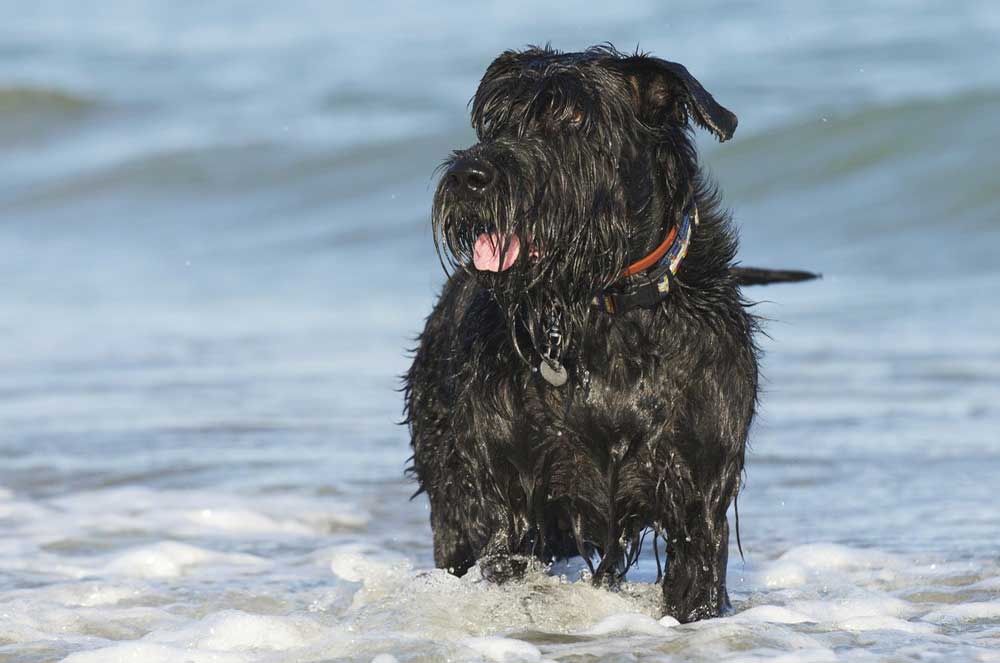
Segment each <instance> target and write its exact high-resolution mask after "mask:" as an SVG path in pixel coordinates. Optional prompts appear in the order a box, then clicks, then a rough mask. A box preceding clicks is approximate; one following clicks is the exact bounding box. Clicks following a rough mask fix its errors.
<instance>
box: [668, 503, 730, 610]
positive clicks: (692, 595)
mask: <svg viewBox="0 0 1000 663" xmlns="http://www.w3.org/2000/svg"><path fill="white" fill-rule="evenodd" d="M728 558H729V523H728V522H727V521H726V516H725V512H723V514H722V517H721V520H720V519H718V518H716V519H712V520H706V521H702V522H701V523H699V524H698V525H697V526H694V527H692V526H690V525H689V527H688V530H687V533H686V534H677V535H675V534H672V533H671V534H669V535H668V538H667V573H666V575H665V576H664V579H663V599H664V608H665V611H666V614H668V615H670V616H672V617H674V618H675V619H677V621H679V622H682V623H686V622H693V621H697V620H699V619H706V618H709V617H718V616H719V615H720V614H722V611H723V610H725V609H727V608H728V607H729V597H728V595H727V594H726V564H727V561H728Z"/></svg>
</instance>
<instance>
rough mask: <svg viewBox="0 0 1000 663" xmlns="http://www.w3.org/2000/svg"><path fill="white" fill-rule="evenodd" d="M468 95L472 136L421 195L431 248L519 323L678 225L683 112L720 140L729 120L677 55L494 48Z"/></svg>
mask: <svg viewBox="0 0 1000 663" xmlns="http://www.w3.org/2000/svg"><path fill="white" fill-rule="evenodd" d="M471 106H472V125H473V127H474V128H475V130H476V133H477V136H478V138H479V142H478V143H476V144H475V145H473V146H472V147H470V148H468V149H466V150H461V151H457V152H455V153H454V154H453V155H452V156H451V157H450V158H449V159H448V160H447V162H446V163H445V164H444V174H443V177H442V178H441V181H440V183H439V185H438V188H437V192H436V193H435V197H434V216H433V220H434V230H435V237H436V240H437V244H438V248H439V253H440V254H441V255H442V257H443V259H444V260H445V261H447V262H449V263H450V264H451V266H452V267H453V268H456V269H466V270H470V271H471V272H473V273H474V274H475V275H476V277H477V278H479V279H481V280H482V281H483V283H484V285H486V287H488V288H489V289H490V290H491V291H492V292H493V293H494V297H495V298H496V299H497V301H498V302H499V303H500V304H501V305H502V306H503V307H504V308H505V309H506V310H507V312H508V318H509V319H511V320H512V321H513V320H514V319H516V318H521V319H522V320H525V321H527V322H529V325H528V326H529V330H530V329H531V328H532V327H533V325H531V324H530V319H529V318H531V317H533V315H538V314H541V313H543V312H546V311H548V312H549V313H551V311H565V310H569V309H570V308H572V307H574V306H586V305H587V303H588V302H589V301H590V299H591V297H592V296H593V294H594V293H595V292H596V291H598V290H601V289H603V288H606V287H608V286H610V285H611V284H612V283H614V282H615V281H616V280H618V279H619V277H620V275H621V273H622V270H623V269H624V268H625V266H627V265H628V264H630V263H631V262H634V261H635V260H637V259H639V258H641V257H642V256H644V255H646V254H647V253H649V251H650V250H651V249H652V248H654V247H656V246H657V245H658V244H659V243H660V242H662V241H663V238H664V236H665V234H666V232H667V231H668V230H669V229H670V226H671V224H672V223H678V222H679V220H680V218H681V217H682V216H683V214H684V211H685V210H686V209H687V208H688V206H689V204H690V202H691V197H692V193H693V191H692V187H693V181H694V178H695V176H696V172H697V162H696V155H695V151H694V147H693V143H692V140H691V122H692V121H693V122H694V123H696V124H698V125H700V126H702V127H704V128H705V129H708V130H709V131H711V132H712V133H713V134H715V136H716V137H717V138H718V139H719V140H726V139H728V138H729V137H730V136H732V134H733V131H734V130H735V129H736V116H735V115H733V114H732V113H731V112H729V111H728V110H726V109H725V108H723V107H722V106H720V105H719V104H718V103H716V101H715V100H714V99H713V98H712V96H711V95H710V94H709V93H708V92H706V91H705V89H704V88H703V87H702V86H701V84H700V83H699V82H698V81H697V80H695V78H694V77H693V76H691V74H690V73H688V71H687V69H685V68H684V67H683V66H682V65H679V64H676V63H673V62H667V61H665V60H660V59H657V58H652V57H648V56H645V55H631V56H629V55H625V54H622V53H620V52H618V51H616V50H615V49H614V48H612V47H610V46H602V47H595V48H592V49H589V50H587V51H584V52H582V53H560V52H558V51H554V50H552V49H550V48H548V47H546V48H529V49H528V50H525V51H520V52H515V51H508V52H506V53H503V54H502V55H500V57H498V58H497V59H496V60H494V61H493V63H492V64H491V65H490V66H489V69H487V71H486V74H485V76H483V79H482V82H481V83H480V85H479V89H478V90H477V92H476V95H475V97H474V98H473V99H472V102H471ZM512 324H513V323H512ZM531 333H532V336H534V335H535V334H534V331H532V332H531Z"/></svg>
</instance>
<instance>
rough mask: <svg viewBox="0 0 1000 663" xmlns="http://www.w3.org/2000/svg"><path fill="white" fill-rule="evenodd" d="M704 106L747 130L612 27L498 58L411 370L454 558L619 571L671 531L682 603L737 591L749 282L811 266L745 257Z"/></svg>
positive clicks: (714, 120) (442, 562)
mask: <svg viewBox="0 0 1000 663" xmlns="http://www.w3.org/2000/svg"><path fill="white" fill-rule="evenodd" d="M692 120H693V121H694V123H696V124H697V125H699V126H701V127H703V128H705V129H707V130H709V131H711V132H712V133H713V134H715V136H716V137H717V138H718V139H719V140H726V139H728V138H729V137H731V136H732V135H733V131H734V130H735V129H736V117H735V116H734V115H733V114H732V113H731V112H729V111H728V110H726V109H725V108H723V107H722V106H720V105H719V104H718V103H716V101H715V100H714V99H713V98H712V96H711V95H710V94H709V93H708V92H706V91H705V89H704V88H702V86H701V85H700V84H699V83H698V81H697V80H695V79H694V77H692V76H691V74H689V73H688V71H687V70H686V69H685V68H684V67H683V66H681V65H679V64H676V63H673V62H666V61H664V60H660V59H656V58H652V57H648V56H643V55H634V56H628V55H625V54H622V53H619V52H618V51H616V50H614V49H613V48H611V47H597V48H592V49H590V50H588V51H585V52H583V53H559V52H557V51H554V50H551V49H549V48H544V49H539V48H531V49H529V50H526V51H523V52H507V53H504V54H503V55H501V56H500V57H498V58H497V59H496V60H495V61H494V62H493V64H491V65H490V67H489V69H488V70H487V72H486V75H485V76H484V77H483V80H482V82H481V84H480V86H479V90H478V91H477V92H476V96H475V98H474V99H473V101H472V123H473V126H474V127H475V129H476V132H477V134H478V137H479V141H480V142H479V143H477V144H476V145H474V146H472V147H471V148H469V149H467V150H463V151H460V152H456V153H454V155H453V156H452V157H451V158H450V159H449V160H448V162H447V163H446V164H445V168H446V170H445V172H444V176H443V177H442V179H441V182H440V185H439V186H438V189H437V192H436V194H435V199H434V229H435V235H436V239H437V242H438V246H439V253H440V255H441V256H442V259H443V261H444V262H446V263H447V264H448V265H450V266H451V267H452V268H453V272H454V273H453V276H451V278H450V279H449V280H448V283H447V284H446V285H445V288H444V291H443V292H442V294H441V298H440V300H439V301H438V303H437V306H436V307H435V309H434V312H433V313H432V315H431V317H430V318H429V319H428V321H427V326H426V328H425V329H424V332H423V334H421V336H420V339H419V347H418V349H417V351H416V357H415V360H414V362H413V366H412V368H411V369H410V371H409V373H408V374H407V376H406V383H405V392H406V408H407V420H408V423H409V426H410V430H411V434H412V440H413V449H414V455H413V466H412V468H411V472H412V473H413V474H414V475H415V476H416V478H417V480H418V481H419V483H420V487H421V489H422V490H424V491H426V492H427V494H428V496H429V497H430V504H431V524H432V527H433V531H434V557H435V562H436V563H437V565H438V566H439V567H442V568H447V569H450V570H451V571H452V572H454V573H456V574H462V573H464V572H465V571H466V570H467V569H469V567H471V566H472V565H473V564H475V563H476V562H477V561H478V562H479V563H480V565H481V567H482V569H483V572H484V573H485V574H486V575H487V576H491V577H494V578H496V579H498V580H503V579H505V578H507V577H510V576H511V575H512V574H517V573H519V572H521V571H523V570H524V568H525V566H526V563H527V560H530V559H531V558H537V559H540V560H543V561H547V560H551V559H556V558H564V557H569V556H574V555H577V554H579V555H582V556H583V557H584V558H585V559H586V560H587V562H588V564H591V570H592V572H593V578H594V581H595V582H598V583H610V584H614V583H615V582H617V581H619V580H620V579H621V578H623V577H624V574H625V572H626V571H627V570H628V569H629V567H630V566H631V565H632V564H633V563H634V562H635V560H636V559H637V558H638V555H639V553H640V550H641V548H642V542H643V539H644V538H645V535H646V534H648V533H650V532H652V534H653V538H654V546H653V547H654V549H655V547H656V546H655V543H656V540H658V539H660V538H661V537H662V540H664V541H665V545H666V556H667V564H666V571H665V573H664V574H663V593H664V599H665V603H664V609H665V612H666V613H668V614H670V615H673V616H674V617H676V618H677V619H679V620H681V621H685V622H686V621H691V620H695V619H700V618H704V617H711V616H715V615H718V614H720V612H721V611H722V610H723V609H724V607H725V606H726V605H727V601H728V599H727V596H726V557H727V552H728V545H729V525H728V523H727V519H726V511H727V510H728V508H729V506H730V504H731V503H732V502H733V500H734V498H735V496H736V493H737V490H738V489H739V485H740V476H741V472H742V470H743V457H744V449H745V445H746V439H747V431H748V429H749V427H750V421H751V419H752V418H753V414H754V406H755V402H756V398H757V350H756V347H755V345H754V339H753V335H754V331H755V323H754V318H753V317H752V316H751V315H750V314H749V313H748V312H747V310H746V305H745V302H744V300H743V299H742V298H741V295H740V290H739V286H740V285H741V284H743V283H765V282H771V281H776V280H798V279H801V278H805V277H807V276H809V275H807V274H806V273H800V272H774V271H769V270H744V269H741V268H736V267H733V260H734V256H735V253H736V239H735V236H734V234H733V231H732V229H731V227H730V222H729V218H728V216H727V214H726V213H725V212H724V211H723V210H721V209H720V207H719V205H718V201H717V196H716V194H715V192H714V189H713V188H712V186H711V185H710V184H709V183H707V182H706V181H705V178H704V177H703V176H702V174H701V172H700V170H699V167H698V161H697V155H696V153H695V149H694V147H693V144H692V133H691V131H692V130H691V125H690V121H692ZM595 556H599V559H600V562H599V564H597V566H596V568H595V567H594V566H593V562H591V560H592V559H593V558H595ZM657 559H659V558H658V556H657Z"/></svg>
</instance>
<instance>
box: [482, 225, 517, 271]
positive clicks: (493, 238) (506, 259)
mask: <svg viewBox="0 0 1000 663" xmlns="http://www.w3.org/2000/svg"><path fill="white" fill-rule="evenodd" d="M503 248H506V251H504V255H503V265H501V264H500V250H501V249H503ZM520 252H521V240H519V239H518V238H517V235H511V236H510V237H509V238H508V239H507V246H506V247H504V246H503V241H502V240H501V239H500V236H499V235H497V233H495V232H493V233H489V234H486V233H483V234H482V235H480V236H479V239H477V240H476V246H475V248H474V249H473V253H472V262H473V264H475V266H476V269H478V270H479V271H482V272H502V271H505V270H508V269H510V266H511V265H513V264H514V261H516V260H517V255H518V254H519V253H520Z"/></svg>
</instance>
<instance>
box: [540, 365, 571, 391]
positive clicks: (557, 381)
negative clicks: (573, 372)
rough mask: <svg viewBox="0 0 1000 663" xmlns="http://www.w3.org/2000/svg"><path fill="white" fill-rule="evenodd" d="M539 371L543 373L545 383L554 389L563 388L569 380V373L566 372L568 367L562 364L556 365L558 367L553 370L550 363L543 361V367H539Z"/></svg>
mask: <svg viewBox="0 0 1000 663" xmlns="http://www.w3.org/2000/svg"><path fill="white" fill-rule="evenodd" d="M538 370H539V371H540V372H541V373H542V377H543V378H545V381H546V382H548V383H549V384H550V385H552V386H553V387H561V386H563V385H564V384H566V380H568V379H569V373H567V372H566V367H565V366H563V365H562V364H556V367H555V368H552V367H551V366H550V365H549V362H547V361H545V360H542V365H541V366H539V367H538Z"/></svg>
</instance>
